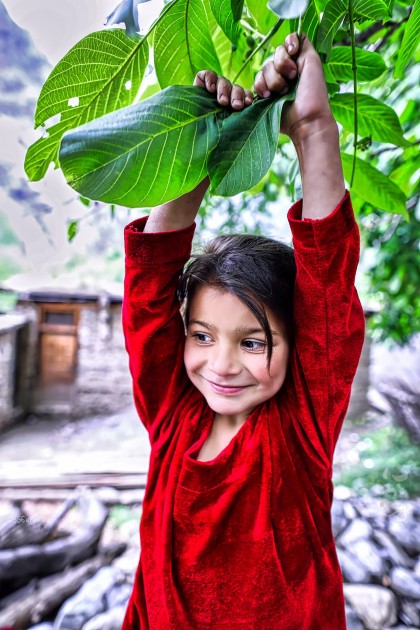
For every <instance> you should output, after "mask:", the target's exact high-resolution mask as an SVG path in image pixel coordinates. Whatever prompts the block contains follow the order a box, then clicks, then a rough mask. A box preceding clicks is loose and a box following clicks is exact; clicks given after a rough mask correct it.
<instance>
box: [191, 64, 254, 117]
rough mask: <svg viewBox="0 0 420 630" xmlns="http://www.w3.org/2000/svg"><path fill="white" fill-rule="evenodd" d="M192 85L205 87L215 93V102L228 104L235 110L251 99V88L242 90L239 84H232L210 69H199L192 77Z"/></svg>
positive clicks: (249, 103) (226, 105) (247, 103)
mask: <svg viewBox="0 0 420 630" xmlns="http://www.w3.org/2000/svg"><path fill="white" fill-rule="evenodd" d="M194 85H198V86H199V87H202V88H205V89H206V90H207V91H208V92H210V93H211V94H214V93H217V102H218V103H219V104H220V105H223V106H224V107H228V106H230V107H232V109H235V110H240V109H243V108H244V106H245V107H247V106H248V105H251V104H252V101H253V95H252V92H251V90H244V88H243V87H241V86H240V85H236V84H235V83H234V84H232V83H231V82H230V81H229V80H228V79H226V78H225V77H221V76H218V75H217V74H216V73H215V72H213V71H212V70H200V72H198V73H197V75H196V77H195V79H194Z"/></svg>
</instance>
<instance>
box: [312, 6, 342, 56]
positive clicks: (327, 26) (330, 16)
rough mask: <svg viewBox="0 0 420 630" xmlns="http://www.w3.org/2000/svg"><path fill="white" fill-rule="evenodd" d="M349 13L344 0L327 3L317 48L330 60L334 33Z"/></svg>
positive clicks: (320, 26) (319, 30)
mask: <svg viewBox="0 0 420 630" xmlns="http://www.w3.org/2000/svg"><path fill="white" fill-rule="evenodd" d="M346 13H347V5H346V4H345V3H344V2H343V0H329V1H328V2H327V4H326V5H325V10H324V14H323V16H322V20H321V24H320V25H319V29H318V35H317V38H316V49H317V51H318V53H320V54H321V53H322V54H323V55H324V58H325V61H328V59H329V57H330V54H331V48H332V44H333V41H334V35H335V34H336V32H337V31H338V29H339V28H340V26H341V23H342V22H343V20H344V16H345V15H346Z"/></svg>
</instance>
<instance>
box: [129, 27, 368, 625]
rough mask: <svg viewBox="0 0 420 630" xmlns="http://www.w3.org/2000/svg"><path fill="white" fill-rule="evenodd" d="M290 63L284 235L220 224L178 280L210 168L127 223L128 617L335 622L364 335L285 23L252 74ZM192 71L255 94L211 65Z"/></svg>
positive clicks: (310, 101)
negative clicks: (290, 155) (137, 466)
mask: <svg viewBox="0 0 420 630" xmlns="http://www.w3.org/2000/svg"><path fill="white" fill-rule="evenodd" d="M297 73H299V77H300V81H299V86H298V90H297V96H296V100H295V101H294V103H291V104H288V105H286V106H285V107H284V109H283V113H282V120H281V131H282V132H283V133H285V134H288V135H289V136H290V138H291V139H292V141H293V143H294V145H295V147H296V150H297V154H298V157H299V163H300V169H301V173H302V185H303V202H302V200H301V201H299V202H297V203H296V204H294V205H293V206H292V208H291V209H290V211H289V214H288V218H289V222H290V225H291V229H292V233H293V243H294V250H291V248H288V247H287V246H284V245H281V244H279V243H276V242H275V241H272V240H270V239H264V238H262V237H253V236H244V235H242V236H241V235H240V236H228V237H219V238H218V239H216V240H215V241H214V242H213V244H212V245H210V247H209V249H208V251H207V253H205V254H204V255H203V256H201V257H198V258H196V259H195V260H194V262H193V263H192V265H191V266H190V267H189V268H187V270H186V271H185V272H184V275H183V276H182V278H181V283H180V284H179V278H180V275H181V273H182V270H183V267H184V265H185V263H186V262H187V260H188V258H189V256H190V252H191V240H192V237H193V232H194V227H195V223H194V219H195V216H196V214H197V211H198V208H199V205H200V203H201V201H202V198H203V195H204V193H205V190H206V188H207V186H208V180H204V181H203V182H202V183H201V184H200V185H199V186H198V187H197V188H196V189H195V190H194V191H192V192H191V193H189V194H187V195H184V196H183V197H181V198H179V199H176V200H175V201H172V202H170V203H166V204H164V205H163V206H161V207H158V208H155V209H153V210H152V212H151V214H150V216H149V217H144V218H143V219H139V220H136V221H134V222H133V223H131V224H130V225H128V226H127V228H126V232H125V239H126V277H125V300H124V311H123V321H124V330H125V336H126V343H127V349H128V353H129V356H130V369H131V373H132V376H133V382H134V397H135V402H136V406H137V409H138V412H139V415H140V418H141V420H142V422H143V423H144V425H145V426H146V428H147V430H148V432H149V437H150V442H151V446H152V450H151V457H150V467H149V474H148V481H147V488H146V494H145V497H144V503H143V514H142V519H141V524H140V537H141V546H142V549H141V556H140V563H139V567H138V570H137V573H136V577H135V584H134V588H133V593H132V596H131V599H130V602H129V605H128V609H127V612H126V617H125V620H124V624H123V630H129V629H130V630H134V629H136V630H137V629H142V630H146V629H149V628H150V629H151V630H169V629H173V630H201V629H203V630H204V629H209V630H210V629H211V630H227V629H232V630H233V629H235V630H237V629H239V628H243V629H247V630H315V629H318V628H319V629H320V630H344V629H345V627H346V625H345V614H344V597H343V586H342V575H341V571H340V567H339V564H338V560H337V555H336V550H335V544H334V539H333V534H332V529H331V515H330V508H331V502H332V496H333V485H332V481H331V477H332V460H333V453H334V447H335V444H336V442H337V439H338V435H339V432H340V429H341V426H342V423H343V420H344V415H345V412H346V409H347V405H348V401H349V395H350V388H351V383H352V380H353V377H354V374H355V371H356V367H357V363H358V360H359V356H360V352H361V347H362V342H363V333H364V317H363V312H362V308H361V306H360V302H359V299H358V297H357V293H356V289H355V288H354V277H355V272H356V267H357V263H358V257H359V235H358V229H357V226H356V223H355V220H354V217H353V212H352V208H351V203H350V199H349V195H348V193H346V191H345V187H344V180H343V173H342V169H341V162H340V153H339V143H338V130H337V126H336V123H335V121H334V119H333V117H332V114H331V110H330V107H329V104H328V97H327V91H326V86H325V81H324V76H323V72H322V65H321V62H320V59H319V57H318V55H317V53H316V51H315V50H314V48H313V47H312V45H311V43H310V42H309V41H308V39H307V38H305V37H304V38H303V41H302V42H301V44H299V40H298V37H297V35H296V34H295V33H294V34H291V35H289V36H288V37H287V38H286V41H285V46H280V47H279V48H277V50H276V52H275V56H274V59H273V61H270V62H268V63H266V64H265V65H264V68H263V70H262V71H261V72H260V73H259V74H258V75H257V77H256V80H255V90H256V92H257V93H258V95H259V96H261V97H262V98H266V97H268V96H270V95H272V94H275V93H280V94H281V93H285V92H286V91H287V90H288V89H289V81H290V80H292V79H294V78H295V77H296V74H297ZM195 84H196V85H199V86H202V87H203V88H205V89H207V90H208V91H209V92H215V91H217V99H218V102H219V103H220V104H223V105H227V106H229V105H230V106H231V107H232V108H233V109H241V108H242V107H244V106H248V105H250V104H251V102H252V94H251V92H249V91H244V90H243V89H242V88H241V87H239V86H236V85H233V86H232V85H231V83H230V82H229V81H228V80H227V79H225V78H223V77H218V76H217V75H216V74H215V73H213V72H211V71H208V70H206V71H202V72H199V73H198V75H197V77H196V79H195ZM177 292H178V294H179V295H180V296H181V297H182V298H185V302H186V303H185V311H184V313H185V321H183V320H182V317H181V315H180V310H179V301H178V298H177ZM184 325H185V330H184Z"/></svg>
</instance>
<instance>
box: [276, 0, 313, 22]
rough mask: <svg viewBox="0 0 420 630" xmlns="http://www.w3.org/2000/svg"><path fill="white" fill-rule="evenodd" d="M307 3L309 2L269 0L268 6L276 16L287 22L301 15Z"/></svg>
mask: <svg viewBox="0 0 420 630" xmlns="http://www.w3.org/2000/svg"><path fill="white" fill-rule="evenodd" d="M308 3H309V0H269V2H268V6H269V8H270V9H271V10H272V11H274V13H275V14H276V15H278V16H279V17H281V18H284V19H285V20H289V19H291V18H295V17H299V15H302V14H303V13H304V12H305V11H306V9H307V6H308Z"/></svg>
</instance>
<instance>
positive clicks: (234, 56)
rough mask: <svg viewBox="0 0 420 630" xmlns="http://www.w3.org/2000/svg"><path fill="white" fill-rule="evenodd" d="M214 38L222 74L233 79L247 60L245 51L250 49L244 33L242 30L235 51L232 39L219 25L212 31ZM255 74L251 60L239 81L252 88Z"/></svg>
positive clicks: (245, 86)
mask: <svg viewBox="0 0 420 630" xmlns="http://www.w3.org/2000/svg"><path fill="white" fill-rule="evenodd" d="M212 39H213V43H214V46H215V49H216V53H217V56H218V58H219V61H220V66H221V69H222V72H221V74H222V75H223V76H225V77H227V78H228V79H230V80H233V77H234V76H236V74H237V73H238V72H239V70H240V69H241V68H242V66H243V64H244V60H245V53H246V51H247V50H248V47H247V44H246V38H245V36H244V34H243V33H242V32H241V34H240V36H239V39H238V42H237V44H236V50H235V51H232V44H231V42H230V40H229V39H228V38H227V37H226V35H225V34H224V32H223V31H222V29H221V28H220V26H218V25H216V28H215V30H214V32H213V33H212ZM255 74H256V70H255V72H254V70H253V63H252V62H251V63H249V64H247V65H246V66H245V68H244V70H243V72H241V74H240V77H239V79H238V83H239V84H240V85H242V86H243V87H244V88H248V89H252V87H253V83H254V77H255Z"/></svg>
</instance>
